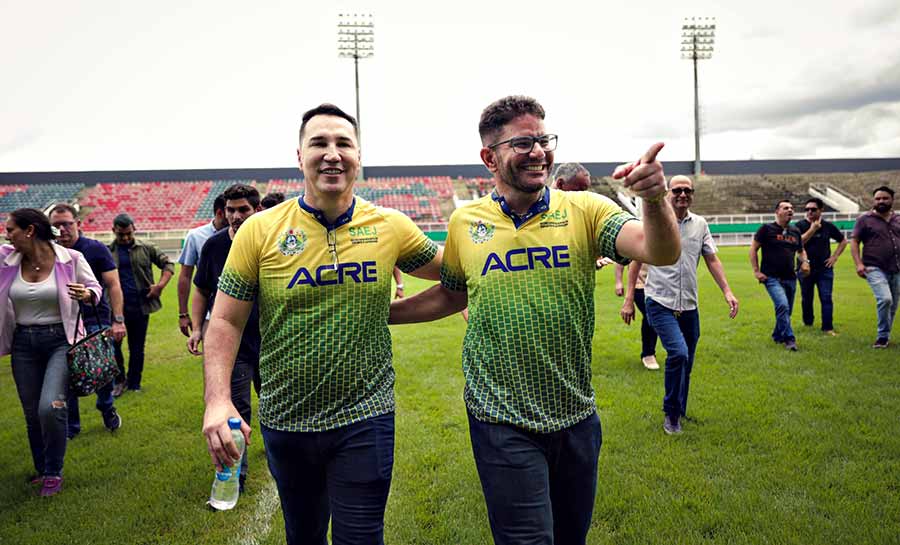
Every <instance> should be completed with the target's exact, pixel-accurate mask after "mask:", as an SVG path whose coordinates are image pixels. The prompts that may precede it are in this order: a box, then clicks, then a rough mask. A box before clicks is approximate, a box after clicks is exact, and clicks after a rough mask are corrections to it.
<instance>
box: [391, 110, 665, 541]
mask: <svg viewBox="0 0 900 545" xmlns="http://www.w3.org/2000/svg"><path fill="white" fill-rule="evenodd" d="M478 132H479V134H480V136H481V151H480V156H481V160H482V162H483V163H484V164H485V166H486V167H487V168H488V170H489V171H490V172H491V173H492V174H493V178H494V182H495V184H496V188H495V189H494V191H493V192H492V193H491V194H490V195H488V196H485V197H482V198H481V199H478V200H476V201H474V202H473V203H471V204H468V205H466V206H463V207H460V208H457V209H456V211H455V212H453V215H452V216H451V218H450V225H449V228H448V237H447V244H446V247H445V250H444V251H445V253H444V263H443V266H442V269H441V283H440V284H439V285H437V286H434V287H432V288H430V289H428V290H426V291H424V292H421V293H419V294H417V295H414V296H412V297H409V298H405V299H398V300H395V301H394V302H393V303H391V316H390V321H391V323H397V324H399V323H413V322H422V321H429V320H435V319H438V318H442V317H444V316H448V315H450V314H453V313H456V312H459V311H460V310H462V309H463V308H465V307H466V305H467V304H469V305H470V306H469V323H468V326H467V328H466V336H465V339H464V341H463V351H462V354H463V372H464V375H465V378H466V386H465V392H464V398H465V404H466V409H467V412H468V417H469V436H470V439H471V442H472V451H473V454H474V457H475V465H476V468H477V470H478V475H479V477H480V479H481V485H482V491H483V493H484V498H485V502H486V504H487V512H488V520H489V522H490V526H491V532H492V534H493V538H494V543H496V544H497V545H512V544H524V543H557V544H560V545H561V544H564V543H584V542H585V536H586V535H587V532H588V529H589V528H590V524H591V515H592V513H593V507H594V498H595V495H596V489H597V463H598V456H599V454H600V445H601V442H602V437H601V431H600V419H599V417H598V416H597V406H596V400H595V398H594V391H593V388H592V387H591V338H592V337H593V333H594V285H595V279H594V275H595V271H596V265H595V262H596V257H597V256H598V255H601V256H606V257H611V258H613V259H615V260H616V261H618V262H620V263H627V262H628V259H630V258H631V259H639V260H641V261H646V262H650V263H657V264H661V265H666V264H671V263H674V262H676V261H677V260H678V255H679V251H680V250H679V248H680V244H679V237H678V229H677V226H676V224H675V216H674V214H673V213H672V208H671V206H670V205H669V204H668V202H666V201H665V200H664V197H665V178H664V175H663V170H662V165H661V164H660V163H659V162H658V161H657V160H656V155H657V153H658V152H659V150H660V149H661V148H662V144H656V145H654V146H652V147H651V148H650V149H649V150H648V151H647V152H646V153H645V154H644V155H643V156H642V157H641V158H640V159H639V160H638V161H636V162H634V163H630V164H628V165H623V166H621V167H619V168H618V169H616V172H615V173H614V177H617V178H624V179H625V186H626V187H629V188H631V189H633V190H634V191H635V192H636V193H637V194H638V195H639V196H640V197H642V198H644V199H645V201H646V203H647V204H646V206H645V208H644V218H645V221H644V222H643V223H641V222H639V221H637V220H635V218H633V217H632V216H631V215H630V214H627V213H625V212H623V211H622V209H621V208H619V207H618V206H617V205H616V204H615V203H613V202H612V201H611V200H609V199H607V198H605V197H603V196H601V195H598V194H596V193H592V192H588V191H573V192H565V191H557V190H554V189H551V188H549V187H547V185H548V181H549V178H550V173H551V172H552V170H551V169H552V167H553V154H554V151H555V149H556V142H557V136H556V135H555V134H552V133H548V132H547V131H546V130H545V128H544V108H543V107H542V106H541V105H540V104H538V102H537V101H536V100H534V99H532V98H529V97H523V96H510V97H506V98H502V99H500V100H498V101H496V102H494V103H492V104H491V105H489V106H488V107H487V108H485V109H484V111H483V112H482V114H481V119H480V122H479V125H478Z"/></svg>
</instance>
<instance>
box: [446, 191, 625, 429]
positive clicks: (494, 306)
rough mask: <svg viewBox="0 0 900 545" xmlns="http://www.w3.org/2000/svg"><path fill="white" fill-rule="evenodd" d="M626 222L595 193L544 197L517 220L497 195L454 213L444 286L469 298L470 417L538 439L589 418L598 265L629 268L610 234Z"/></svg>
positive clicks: (466, 361)
mask: <svg viewBox="0 0 900 545" xmlns="http://www.w3.org/2000/svg"><path fill="white" fill-rule="evenodd" d="M631 219H634V218H633V217H632V216H631V215H630V214H627V213H626V212H623V211H622V209H621V208H619V207H618V206H616V204H614V203H613V202H612V201H611V200H609V199H607V198H605V197H602V196H600V195H597V194H596V193H590V192H563V191H555V190H550V189H545V190H544V193H543V195H542V197H541V199H539V200H538V202H536V203H535V205H534V206H532V208H531V210H529V212H528V213H527V214H525V215H523V216H516V215H515V214H513V213H511V212H510V211H509V209H508V208H507V206H506V203H505V202H504V201H503V199H502V197H499V196H498V195H497V194H496V192H495V193H494V194H493V195H490V196H486V197H483V198H481V199H479V200H477V201H475V202H474V203H472V204H470V205H467V206H464V207H462V208H459V209H457V210H456V211H455V212H454V213H453V215H452V216H451V218H450V225H449V227H448V231H449V232H448V236H447V243H446V246H445V248H444V261H443V266H442V268H441V283H442V284H443V285H444V286H445V287H446V288H448V289H451V290H457V291H464V290H467V291H468V298H469V325H468V329H467V330H466V336H465V339H464V341H463V350H462V360H463V361H462V365H463V373H464V374H465V378H466V387H465V394H464V397H465V402H466V407H467V408H468V410H469V411H470V412H471V413H472V415H473V416H474V417H475V418H477V419H479V420H481V421H484V422H493V423H503V424H512V425H515V426H519V427H521V428H525V429H527V430H530V431H535V432H541V433H544V432H552V431H557V430H560V429H563V428H566V427H568V426H571V425H573V424H575V423H577V422H579V421H581V420H583V419H584V418H586V417H587V416H589V415H590V414H591V413H592V412H593V411H594V410H596V408H595V404H594V391H593V388H592V387H591V337H592V335H593V332H594V273H595V260H596V257H597V256H598V255H600V256H607V257H610V258H612V259H614V260H615V261H617V262H619V263H622V264H625V263H627V262H628V260H627V259H625V258H623V257H622V256H620V255H619V254H618V253H617V252H616V236H617V235H618V233H619V230H620V229H621V228H622V225H624V224H625V222H627V221H629V220H631Z"/></svg>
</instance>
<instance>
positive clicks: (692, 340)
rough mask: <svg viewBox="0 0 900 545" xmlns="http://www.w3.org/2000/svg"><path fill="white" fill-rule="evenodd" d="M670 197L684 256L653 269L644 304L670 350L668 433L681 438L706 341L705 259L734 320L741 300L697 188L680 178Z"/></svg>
mask: <svg viewBox="0 0 900 545" xmlns="http://www.w3.org/2000/svg"><path fill="white" fill-rule="evenodd" d="M666 198H667V199H668V200H669V203H671V205H672V208H673V209H674V210H675V217H676V219H677V220H678V231H679V232H680V233H681V257H680V258H679V259H678V262H677V263H675V264H674V265H669V266H667V267H660V266H655V265H650V266H649V267H648V271H647V280H646V283H645V284H644V297H645V299H644V304H645V305H646V308H647V318H648V319H649V320H650V325H651V326H653V329H655V330H656V334H657V335H659V340H660V341H662V345H663V348H665V350H666V372H665V387H666V394H665V397H663V412H664V413H665V419H664V420H663V431H665V432H666V433H667V434H669V435H672V434H677V433H681V420H682V418H683V417H684V416H685V415H686V414H687V399H688V388H689V387H690V384H691V368H692V367H693V366H694V353H695V351H696V349H697V341H698V340H699V339H700V315H699V313H698V311H697V265H698V264H699V262H700V256H701V255H702V256H703V259H704V261H706V268H707V269H709V273H710V274H711V275H712V277H713V280H715V281H716V284H718V285H719V288H720V289H721V290H722V293H723V294H724V295H725V302H726V303H728V308H729V316H730V317H731V318H734V317H735V316H737V313H738V300H737V298H736V297H735V296H734V294H733V293H731V288H729V287H728V280H727V279H726V278H725V269H724V268H723V267H722V262H721V261H719V258H718V257H717V256H716V244H715V242H713V238H712V235H711V234H710V232H709V226H708V225H707V224H706V220H705V219H704V218H703V217H702V216H698V215H697V214H694V213H692V212H691V211H690V208H691V204H693V202H694V184H693V182H691V179H690V178H688V177H687V176H674V177H673V178H672V179H671V180H670V181H669V191H668V194H667V195H666ZM640 269H641V266H640V264H639V263H634V264H632V266H631V267H629V271H628V287H629V289H628V291H629V292H633V291H634V286H635V283H636V282H637V278H638V272H639V271H640ZM633 317H634V306H633V305H632V306H631V308H630V309H628V308H626V307H625V306H624V305H623V308H622V319H623V320H625V323H626V324H627V323H630V322H631V318H633Z"/></svg>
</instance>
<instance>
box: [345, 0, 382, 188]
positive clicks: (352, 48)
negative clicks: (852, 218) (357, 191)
mask: <svg viewBox="0 0 900 545" xmlns="http://www.w3.org/2000/svg"><path fill="white" fill-rule="evenodd" d="M373 55H375V23H374V22H373V21H372V14H371V13H339V14H338V57H341V58H352V59H353V72H354V74H355V76H356V123H357V124H358V125H357V135H358V140H359V145H360V147H361V146H362V120H361V119H360V117H359V59H367V58H369V57H371V56H373ZM359 179H360V180H362V179H363V166H362V164H360V165H359Z"/></svg>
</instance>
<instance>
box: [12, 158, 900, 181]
mask: <svg viewBox="0 0 900 545" xmlns="http://www.w3.org/2000/svg"><path fill="white" fill-rule="evenodd" d="M622 162H626V161H622ZM582 164H583V165H584V166H585V167H587V168H588V170H590V171H591V173H592V174H593V175H595V176H605V175H608V174H610V173H612V171H613V169H615V167H616V166H618V165H619V164H621V163H591V162H585V163H582ZM664 165H665V169H666V174H668V175H675V174H692V173H693V169H694V163H693V161H664ZM703 170H704V172H705V173H706V174H709V175H720V176H727V175H739V174H811V173H829V172H877V171H883V170H900V157H894V158H882V159H766V160H759V161H756V160H753V161H704V162H703ZM365 173H366V177H369V178H387V177H395V176H450V177H451V178H456V177H463V178H476V177H486V176H488V175H489V173H488V171H487V169H486V168H485V167H484V165H480V164H478V165H406V166H372V167H369V166H367V167H365ZM302 177H303V174H302V173H301V172H300V170H299V169H298V168H296V167H292V168H234V169H227V168H214V169H190V170H95V171H80V172H75V171H69V172H0V184H16V183H19V184H40V183H52V182H81V183H84V184H96V183H113V182H132V181H134V182H145V181H148V180H160V181H164V180H185V181H189V180H259V181H266V180H269V179H284V178H302Z"/></svg>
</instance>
